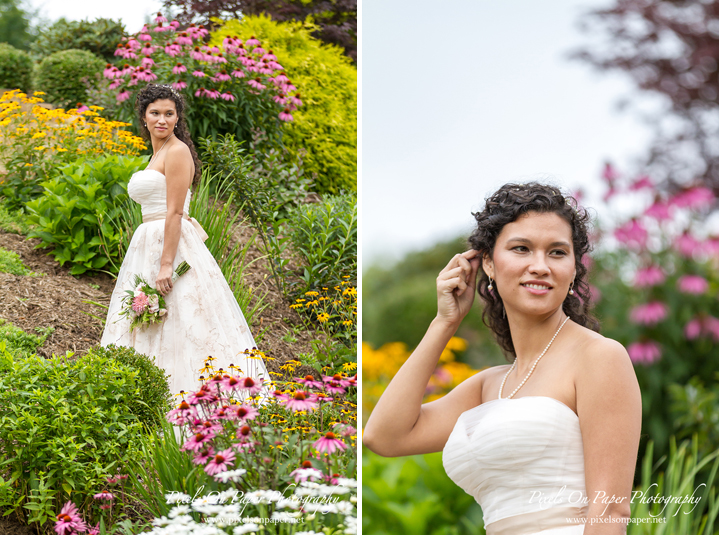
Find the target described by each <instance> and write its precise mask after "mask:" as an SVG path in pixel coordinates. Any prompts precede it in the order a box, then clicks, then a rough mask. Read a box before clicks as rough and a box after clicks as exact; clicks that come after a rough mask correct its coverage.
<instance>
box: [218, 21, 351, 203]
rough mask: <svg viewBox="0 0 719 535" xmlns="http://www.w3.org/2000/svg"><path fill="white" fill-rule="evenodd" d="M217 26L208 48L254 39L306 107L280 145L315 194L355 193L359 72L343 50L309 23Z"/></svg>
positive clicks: (289, 125)
mask: <svg viewBox="0 0 719 535" xmlns="http://www.w3.org/2000/svg"><path fill="white" fill-rule="evenodd" d="M215 22H218V23H219V24H221V25H220V26H219V27H218V28H217V30H215V31H214V32H213V33H212V35H211V40H210V43H211V44H213V45H217V46H220V45H221V44H222V41H223V39H224V38H225V36H227V35H239V36H240V38H242V39H248V38H250V37H251V36H253V35H254V36H257V37H259V38H260V39H262V40H263V42H266V47H267V48H269V49H272V52H273V53H274V55H275V56H277V60H278V61H279V63H280V64H281V65H282V66H283V67H284V68H285V73H286V74H287V76H288V77H289V78H290V79H291V80H292V81H293V82H294V83H295V85H296V86H297V87H298V88H299V90H300V92H301V100H302V102H303V103H304V104H305V105H304V106H301V107H300V108H299V109H297V110H295V111H293V112H292V115H293V117H294V120H293V121H292V122H290V123H288V124H287V125H286V127H285V128H284V134H283V137H282V142H283V144H284V145H285V146H286V147H287V148H288V150H289V151H290V153H291V154H292V155H293V156H294V158H295V159H298V158H300V157H301V158H302V160H303V167H304V173H305V175H307V176H309V177H312V178H313V180H314V182H315V184H314V188H315V189H316V191H317V192H318V193H322V194H324V193H332V194H338V193H342V192H343V191H356V190H357V69H356V67H354V66H353V65H352V64H351V62H350V60H349V59H348V58H347V57H346V56H344V55H343V54H342V50H341V49H340V48H337V47H334V46H327V45H324V44H323V43H322V42H321V41H320V40H318V39H315V38H314V37H312V32H315V31H317V29H318V28H317V26H315V25H314V24H312V23H311V22H309V21H306V22H276V21H274V20H272V19H270V18H269V17H268V16H266V15H259V16H244V17H243V18H242V20H241V21H238V20H231V21H227V22H223V21H219V20H216V21H215ZM304 151H306V154H304V155H303V156H302V153H303V152H304Z"/></svg>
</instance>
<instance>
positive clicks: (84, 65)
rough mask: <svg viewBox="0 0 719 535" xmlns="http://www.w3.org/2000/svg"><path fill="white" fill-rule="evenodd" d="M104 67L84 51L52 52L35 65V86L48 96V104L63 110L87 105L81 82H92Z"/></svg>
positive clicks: (93, 56)
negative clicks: (81, 104)
mask: <svg viewBox="0 0 719 535" xmlns="http://www.w3.org/2000/svg"><path fill="white" fill-rule="evenodd" d="M104 66H105V63H104V62H103V61H102V59H100V58H98V57H97V56H96V55H94V54H93V53H92V52H88V51H87V50H76V49H71V50H61V51H60V52H54V53H53V54H50V55H49V56H47V57H46V58H45V59H43V60H42V62H40V65H38V66H37V71H36V76H35V86H36V87H41V88H42V89H43V91H45V93H47V100H48V102H51V103H52V104H55V105H57V106H61V107H63V108H66V107H75V106H77V104H78V103H80V102H81V103H85V102H87V90H86V88H85V85H84V83H83V81H82V79H83V78H85V79H90V80H94V79H95V77H96V75H98V74H100V73H101V72H102V69H103V67H104Z"/></svg>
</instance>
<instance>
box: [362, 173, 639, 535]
mask: <svg viewBox="0 0 719 535" xmlns="http://www.w3.org/2000/svg"><path fill="white" fill-rule="evenodd" d="M570 202H573V203H574V206H576V201H574V200H573V199H571V198H569V197H565V196H564V195H562V194H561V192H560V191H559V190H558V189H556V188H554V187H551V186H545V185H541V184H537V183H531V184H525V185H517V184H507V185H505V186H503V187H502V188H500V189H499V190H498V191H497V192H496V193H494V194H493V195H492V196H491V197H490V198H489V199H487V201H486V206H485V208H484V210H483V211H482V212H479V213H476V214H474V216H475V218H476V220H477V228H476V230H475V231H474V233H473V234H472V236H471V237H470V244H471V245H472V249H471V250H469V251H467V252H464V253H462V254H458V255H456V256H455V257H454V258H452V260H451V261H450V262H449V264H447V266H446V267H445V268H444V269H443V270H442V271H441V272H440V274H439V276H438V278H437V300H438V306H437V308H438V311H437V316H436V317H435V319H434V320H433V321H432V323H431V325H430V326H429V329H428V330H427V333H426V334H425V336H424V338H423V339H422V341H421V343H420V344H419V345H418V346H417V348H416V349H415V351H414V352H413V353H412V355H411V356H410V357H409V358H408V359H407V362H405V364H404V365H403V366H402V368H401V369H400V370H399V372H397V375H395V377H394V378H393V379H392V381H391V382H390V384H389V385H388V387H387V389H386V390H385V392H384V394H383V395H382V397H381V399H380V400H379V402H378V403H377V406H376V407H375V409H374V411H372V414H371V416H370V418H369V420H368V422H367V425H366V426H365V430H364V433H363V442H364V444H365V445H366V446H367V447H368V448H369V449H370V450H372V451H374V452H375V453H377V454H379V455H383V456H388V457H395V456H402V455H414V454H421V453H431V452H439V451H442V452H443V463H444V466H445V469H446V471H447V474H448V475H449V476H450V477H451V478H452V480H453V481H455V483H457V484H458V485H459V486H460V487H462V488H463V489H464V490H465V491H467V492H468V493H470V494H472V495H473V496H474V497H475V499H476V500H477V502H478V503H479V504H480V506H481V507H482V511H483V514H484V523H485V528H486V531H487V534H488V535H510V534H511V535H529V534H535V533H541V534H542V535H555V534H556V535H560V534H561V535H575V534H580V533H583V534H584V535H600V534H601V535H609V534H620V533H625V532H626V528H627V522H628V521H629V517H630V498H631V491H632V480H633V476H634V468H635V463H636V459H637V450H638V447H639V434H640V429H641V396H640V392H639V385H638V383H637V379H636V376H635V374H634V369H633V367H632V364H631V362H630V360H629V356H628V355H627V352H626V350H625V349H624V347H622V345H621V344H619V343H618V342H616V341H614V340H610V339H608V338H605V337H603V336H602V335H600V334H598V332H596V331H598V322H597V321H596V319H594V318H593V317H592V316H591V314H590V313H589V311H588V306H589V301H590V292H589V286H588V284H587V281H586V276H587V268H586V267H585V266H584V264H583V263H582V257H583V256H584V255H585V254H586V253H588V251H589V250H590V245H589V240H588V232H587V223H588V221H589V217H588V216H587V214H586V212H585V211H584V210H582V209H579V210H577V209H576V208H575V207H574V206H573V205H572V204H570ZM475 289H477V292H478V293H479V296H480V297H481V298H482V300H483V301H484V313H483V320H484V322H485V323H486V324H487V325H488V327H490V329H491V330H492V331H493V333H494V335H495V338H496V339H497V341H498V343H499V345H500V347H501V348H502V349H503V351H504V353H505V354H506V355H507V356H508V359H509V361H510V362H512V364H511V366H510V365H504V366H495V367H490V368H487V369H485V370H483V371H481V372H479V373H477V374H476V375H474V376H473V377H471V378H469V379H467V380H466V381H464V382H463V383H461V384H460V385H459V386H457V387H456V388H455V389H453V390H452V391H451V392H450V393H449V394H447V395H446V396H445V397H443V398H441V399H439V400H436V401H433V402H431V403H426V404H422V397H423V395H424V392H425V388H426V386H427V384H428V382H429V379H430V376H431V375H432V373H433V371H434V369H435V368H436V366H437V363H438V360H439V357H440V355H441V353H442V350H443V349H444V347H445V345H446V344H447V342H448V341H449V339H450V338H451V337H452V336H453V335H454V334H455V333H456V331H457V328H458V327H459V324H460V323H461V321H462V319H463V318H464V316H465V315H466V314H467V312H468V311H469V309H470V307H471V306H472V303H473V301H474V291H475Z"/></svg>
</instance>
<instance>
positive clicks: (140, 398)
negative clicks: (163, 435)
mask: <svg viewBox="0 0 719 535" xmlns="http://www.w3.org/2000/svg"><path fill="white" fill-rule="evenodd" d="M87 354H88V356H97V357H99V358H102V359H115V360H116V361H118V362H120V363H121V364H123V365H125V366H127V367H128V368H132V369H134V370H137V372H138V374H137V389H138V395H137V397H136V398H133V399H132V400H130V401H128V407H129V408H130V411H131V412H132V413H133V414H134V415H135V416H137V417H138V419H139V420H140V421H141V422H143V423H144V424H147V425H149V426H151V427H154V426H157V425H159V424H160V422H159V418H160V417H159V415H160V414H163V415H164V414H165V413H166V412H167V411H169V410H171V409H172V406H171V405H172V396H171V394H170V387H169V386H168V383H167V374H166V373H165V370H163V369H162V368H159V367H158V366H157V365H156V364H155V363H154V359H153V358H152V357H148V356H146V355H143V354H142V353H138V352H137V351H135V350H134V349H133V348H132V347H123V346H116V345H113V344H110V345H109V346H107V347H102V346H95V347H93V348H92V349H90V351H88V353H87Z"/></svg>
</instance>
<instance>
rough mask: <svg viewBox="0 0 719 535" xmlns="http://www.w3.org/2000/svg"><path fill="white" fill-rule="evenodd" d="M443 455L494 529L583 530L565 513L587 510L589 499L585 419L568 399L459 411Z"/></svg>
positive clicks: (528, 399)
mask: <svg viewBox="0 0 719 535" xmlns="http://www.w3.org/2000/svg"><path fill="white" fill-rule="evenodd" d="M442 460H443V464H444V468H445V470H446V472H447V474H448V475H449V477H450V478H451V479H452V480H453V481H454V482H455V483H456V484H457V485H458V486H460V487H461V488H462V489H464V490H465V491H466V492H467V493H468V494H471V495H472V496H473V497H474V498H475V499H476V500H477V503H479V505H480V506H481V508H482V512H483V514H484V523H485V526H486V527H487V533H488V534H489V533H497V534H500V533H501V534H504V533H511V534H516V535H520V534H524V533H537V532H540V531H542V530H543V529H552V528H559V529H562V528H564V529H566V531H561V533H565V532H566V533H568V534H569V533H582V532H583V526H578V525H576V524H574V525H573V524H572V522H571V521H570V520H568V519H567V518H564V517H565V516H566V517H569V518H572V517H574V518H580V517H582V516H586V510H587V503H588V502H587V500H586V489H585V482H584V452H583V444H582V434H581V430H580V427H579V418H578V416H577V415H576V413H575V412H574V411H573V410H572V409H570V408H569V407H568V406H567V405H565V404H564V403H562V402H560V401H558V400H556V399H554V398H550V397H542V396H524V397H520V398H513V399H506V398H505V399H495V400H492V401H487V402H485V403H482V404H481V405H478V406H477V407H474V408H473V409H470V410H468V411H466V412H464V413H462V414H461V415H460V417H459V418H458V420H457V423H456V424H455V427H454V429H453V431H452V433H451V435H450V437H449V439H448V440H447V444H446V445H445V447H444V451H443V455H442ZM492 524H494V525H495V527H497V528H499V527H501V529H493V528H492ZM542 533H544V531H542ZM547 533H550V532H547ZM557 533H559V531H558V532H557Z"/></svg>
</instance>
